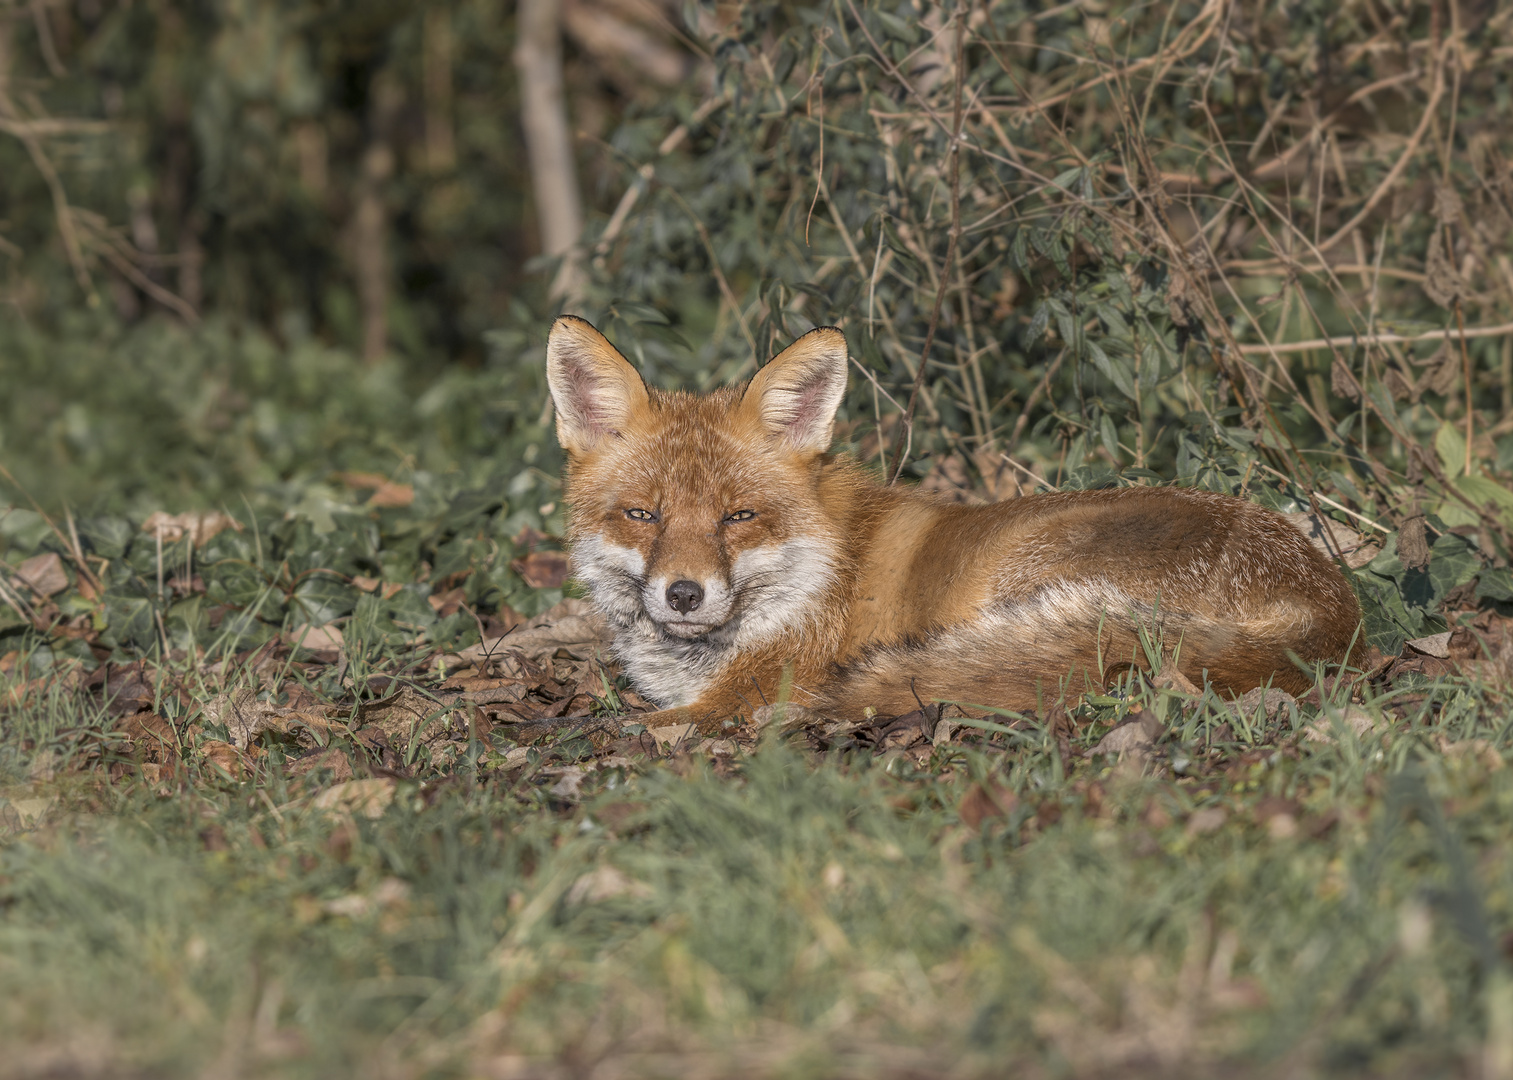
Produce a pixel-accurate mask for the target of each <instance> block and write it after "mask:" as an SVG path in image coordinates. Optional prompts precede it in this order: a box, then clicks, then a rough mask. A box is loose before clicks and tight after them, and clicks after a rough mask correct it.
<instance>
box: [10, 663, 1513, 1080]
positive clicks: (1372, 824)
mask: <svg viewBox="0 0 1513 1080" xmlns="http://www.w3.org/2000/svg"><path fill="white" fill-rule="evenodd" d="M1484 693H1485V690H1484V688H1479V687H1477V686H1476V685H1475V684H1473V683H1470V682H1468V681H1467V680H1464V679H1461V678H1457V677H1448V678H1442V679H1440V680H1438V681H1437V682H1435V683H1434V684H1433V685H1432V686H1428V687H1425V688H1423V689H1421V691H1419V692H1418V693H1416V694H1414V695H1411V697H1412V699H1413V700H1409V701H1406V702H1405V701H1404V700H1402V699H1403V698H1404V695H1403V693H1401V692H1397V693H1391V692H1389V693H1388V694H1387V695H1385V696H1379V697H1376V698H1372V697H1371V695H1370V694H1369V693H1368V700H1366V701H1365V702H1364V703H1363V704H1361V705H1358V706H1357V707H1358V708H1361V709H1363V710H1364V711H1365V712H1366V713H1368V714H1370V715H1372V716H1373V717H1375V718H1377V720H1378V726H1377V727H1376V728H1375V729H1373V730H1370V731H1367V732H1366V733H1365V734H1363V735H1358V734H1356V733H1355V732H1354V731H1353V730H1351V728H1350V727H1349V726H1348V725H1344V724H1335V725H1333V726H1331V727H1329V729H1328V730H1329V734H1330V738H1329V739H1327V740H1321V739H1316V738H1309V737H1306V736H1305V735H1303V734H1302V729H1303V728H1304V727H1305V726H1306V725H1307V724H1309V723H1310V722H1313V721H1312V718H1313V716H1314V714H1315V713H1316V712H1318V710H1316V709H1313V708H1311V707H1309V706H1308V705H1306V704H1304V705H1302V707H1301V708H1300V709H1293V710H1287V709H1284V710H1281V712H1280V713H1278V714H1276V715H1275V716H1274V718H1273V719H1271V720H1267V719H1266V717H1265V715H1264V713H1263V712H1260V711H1258V712H1257V714H1256V715H1255V716H1254V717H1253V718H1252V721H1253V725H1252V726H1249V727H1247V726H1246V725H1245V724H1244V723H1241V722H1240V721H1239V719H1238V718H1237V717H1236V716H1235V714H1234V713H1233V712H1232V711H1231V710H1229V709H1227V708H1225V707H1223V706H1222V705H1220V704H1219V703H1218V702H1217V701H1216V700H1215V699H1212V698H1211V697H1210V698H1193V697H1191V696H1184V695H1181V694H1178V693H1176V692H1175V691H1166V690H1154V689H1150V688H1145V687H1138V686H1137V687H1135V688H1133V690H1132V693H1131V696H1127V697H1123V698H1106V699H1104V698H1100V699H1095V700H1094V701H1092V702H1090V703H1088V704H1085V705H1084V706H1082V707H1080V708H1079V709H1078V710H1075V711H1074V712H1073V714H1072V715H1071V716H1070V717H1069V722H1068V723H1066V724H1063V725H1061V728H1060V732H1059V733H1058V731H1056V730H1054V729H1053V727H1052V726H1048V725H1041V724H1028V725H1025V724H1018V725H1014V724H1010V723H1005V724H1001V725H996V724H990V725H988V726H990V727H998V728H1001V729H1002V730H1000V731H997V732H985V731H980V730H974V729H972V728H961V729H958V730H957V732H956V733H955V735H954V737H953V738H952V739H951V741H949V742H945V741H943V742H942V743H941V744H940V745H937V746H934V747H931V746H929V745H928V744H918V745H916V746H914V747H913V748H912V750H911V751H905V752H902V753H900V752H897V751H893V752H891V753H882V754H878V753H875V752H874V749H873V748H872V747H870V746H867V745H866V744H865V743H863V742H860V741H855V740H849V739H848V737H847V736H845V735H839V736H837V737H835V738H833V739H830V740H827V739H826V738H825V737H824V736H823V735H822V734H821V733H820V732H818V731H817V730H807V731H805V730H801V731H797V732H794V733H791V734H789V735H786V736H785V735H782V734H779V733H775V732H773V733H769V734H768V735H767V737H766V738H765V739H764V740H763V741H762V742H761V744H760V745H759V746H756V747H754V748H752V749H750V750H739V751H737V752H736V753H735V755H734V756H730V755H729V754H728V753H727V752H726V751H727V750H728V748H725V747H718V748H715V749H716V750H718V753H710V749H711V748H710V747H708V746H706V747H695V748H693V749H692V750H691V751H689V750H685V751H684V752H680V753H673V754H670V755H668V754H658V753H655V752H653V753H645V752H641V751H637V750H634V749H629V750H628V749H627V747H626V746H624V745H621V746H619V747H611V748H609V750H608V751H607V752H601V753H599V754H597V755H595V756H592V757H589V758H586V759H584V758H581V757H578V754H577V752H575V751H573V749H572V748H571V747H570V746H569V747H565V748H564V747H553V746H550V745H547V746H543V747H540V748H537V749H535V750H532V751H529V752H528V753H527V754H525V755H524V756H520V755H515V756H511V755H510V754H509V752H508V747H509V742H508V740H506V739H502V738H500V737H499V736H498V734H497V732H506V731H507V729H504V728H500V729H496V735H495V736H493V737H491V738H488V739H485V740H483V741H482V744H481V745H480V744H478V740H476V739H475V740H474V745H473V746H472V748H471V750H472V752H471V753H467V754H462V755H460V756H458V757H457V758H455V759H453V760H455V761H456V764H455V765H452V766H444V767H426V766H424V764H423V763H422V764H419V765H417V766H416V767H414V768H412V769H409V770H405V772H407V773H408V775H400V774H396V773H394V772H392V771H387V770H385V769H383V768H382V767H378V766H369V767H368V770H367V771H369V772H370V773H372V774H373V775H371V776H370V777H369V778H366V779H363V778H359V779H357V780H355V781H350V780H349V781H345V782H337V783H336V784H334V785H333V783H332V780H333V777H332V776H331V775H330V774H328V773H326V772H323V771H321V770H319V769H317V770H315V771H312V772H307V773H304V774H303V775H299V774H298V773H299V770H298V769H297V768H294V767H292V763H293V761H294V760H295V759H296V758H297V751H294V750H291V751H290V752H289V753H288V754H287V756H286V755H285V754H283V753H280V752H278V748H277V747H273V748H272V750H271V751H270V752H269V753H266V754H264V755H261V756H260V757H255V758H253V759H250V762H249V765H248V767H247V770H246V772H244V773H243V775H242V778H241V779H239V780H233V779H231V778H230V777H229V776H227V775H226V774H225V773H224V772H223V771H221V770H220V769H219V768H217V766H216V764H215V761H216V760H219V759H216V758H214V757H207V756H203V755H201V754H200V753H196V752H194V751H193V749H192V748H190V747H187V746H186V750H185V753H184V755H183V756H182V757H177V756H173V755H170V756H169V759H168V760H169V764H168V765H166V766H158V767H151V766H147V767H144V766H143V765H140V764H137V763H136V761H133V760H132V758H133V757H135V758H136V759H137V761H140V760H142V758H143V757H144V754H143V752H142V748H141V746H140V745H139V746H138V747H137V750H136V752H135V754H134V755H133V754H129V753H126V752H123V751H125V750H126V749H127V747H125V746H123V745H122V743H121V742H120V739H119V737H118V736H117V737H116V738H115V739H114V740H113V739H112V737H111V736H110V734H109V732H108V729H109V727H110V725H111V724H112V723H113V721H112V720H111V718H110V717H109V716H108V715H105V714H102V713H100V712H99V710H98V706H90V705H89V704H88V700H89V699H83V698H79V697H76V696H75V697H71V696H70V694H69V693H68V692H67V691H66V690H61V689H59V690H55V691H54V692H53V693H52V694H51V695H50V696H48V697H45V698H37V699H36V700H35V703H34V704H33V705H31V706H29V707H27V708H26V709H24V710H13V711H12V712H11V713H10V714H9V717H8V722H7V725H6V728H5V740H4V747H5V751H6V756H5V763H6V769H7V772H8V775H9V780H8V781H7V783H6V787H5V794H6V797H7V798H8V800H9V804H8V806H6V807H4V808H3V809H0V821H3V822H4V835H5V839H4V843H3V846H0V912H3V916H0V1001H3V1002H4V1005H3V1006H0V1040H3V1042H4V1043H5V1044H6V1045H7V1046H8V1047H10V1048H11V1050H10V1052H9V1053H8V1054H7V1060H6V1063H5V1064H4V1065H0V1075H16V1076H35V1075H85V1074H87V1075H121V1076H127V1075H154V1076H159V1075H185V1076H187V1075H203V1074H205V1073H207V1072H234V1073H238V1074H243V1075H255V1076H256V1075H267V1076H305V1075H309V1076H327V1075H385V1076H422V1075H427V1076H429V1075H479V1076H524V1075H529V1076H557V1075H561V1076H571V1075H585V1074H588V1073H590V1072H592V1073H594V1075H600V1074H601V1073H599V1072H595V1070H599V1069H602V1070H607V1072H605V1073H603V1074H604V1075H629V1076H640V1075H646V1076H652V1075H680V1076H681V1075H711V1076H727V1075H773V1076H792V1075H815V1076H819V1075H826V1076H829V1075H858V1076H862V1075H865V1076H894V1075H896V1076H905V1075H907V1076H933V1075H946V1074H948V1073H949V1074H951V1075H1003V1073H1004V1071H1005V1070H1010V1071H1019V1070H1021V1069H1022V1070H1028V1071H1029V1072H1030V1073H1031V1074H1043V1075H1075V1076H1095V1075H1112V1074H1114V1073H1118V1074H1120V1075H1130V1074H1135V1075H1153V1076H1155V1075H1161V1076H1171V1075H1207V1074H1210V1073H1211V1072H1213V1071H1215V1070H1218V1069H1221V1068H1222V1069H1224V1070H1237V1071H1239V1072H1240V1073H1241V1074H1254V1075H1266V1076H1270V1075H1284V1074H1286V1075H1357V1074H1359V1073H1360V1072H1362V1071H1370V1072H1371V1073H1372V1074H1373V1075H1402V1076H1407V1075H1429V1074H1444V1075H1467V1074H1470V1075H1484V1076H1496V1075H1504V1073H1501V1072H1499V1071H1498V1070H1499V1069H1501V1068H1503V1067H1504V1064H1505V1063H1506V1062H1507V1054H1508V1053H1509V1052H1510V1051H1513V1041H1510V1040H1513V997H1510V987H1513V982H1510V976H1509V970H1508V963H1507V957H1506V953H1507V944H1508V943H1507V939H1506V938H1505V937H1502V936H1500V935H1502V934H1503V933H1504V932H1505V931H1506V929H1507V928H1508V926H1509V924H1510V916H1513V910H1510V909H1513V852H1510V850H1509V847H1510V835H1509V831H1508V829H1507V827H1506V822H1507V820H1508V817H1509V814H1510V813H1513V772H1510V771H1509V770H1508V769H1507V768H1506V760H1507V754H1508V750H1509V747H1508V730H1507V729H1508V724H1507V722H1506V720H1505V718H1503V717H1502V715H1501V710H1500V709H1496V708H1489V707H1487V703H1486V702H1485V701H1484V700H1482V697H1483V695H1484ZM91 708H94V709H95V710H96V711H95V713H94V720H93V721H92V722H86V723H84V724H83V725H80V724H79V722H78V718H79V717H81V716H84V717H89V716H90V715H91V714H90V709H91ZM1145 711H1149V712H1151V713H1154V714H1156V715H1158V716H1163V717H1164V718H1165V721H1166V722H1165V729H1166V732H1167V734H1166V735H1164V736H1163V738H1162V740H1161V741H1160V742H1158V743H1157V745H1156V746H1155V747H1154V748H1153V750H1152V751H1151V753H1152V755H1153V756H1152V757H1151V758H1150V759H1149V760H1147V761H1145V762H1143V763H1142V762H1140V761H1138V760H1136V759H1134V758H1128V757H1127V758H1125V759H1124V760H1122V761H1121V760H1118V759H1117V758H1116V757H1114V756H1107V755H1103V754H1094V753H1092V751H1093V750H1094V748H1095V747H1096V746H1097V745H1098V743H1099V741H1100V740H1101V738H1102V737H1103V736H1104V735H1105V734H1107V732H1108V731H1109V726H1110V724H1113V723H1117V722H1119V721H1121V720H1127V719H1129V718H1130V716H1131V714H1132V713H1135V714H1136V715H1137V716H1138V715H1139V714H1140V713H1141V712H1145ZM1338 712H1339V710H1338V707H1335V708H1332V709H1325V710H1324V711H1323V713H1322V714H1321V715H1324V716H1325V717H1326V721H1325V722H1326V723H1327V717H1328V715H1330V714H1331V713H1333V714H1334V715H1338ZM1005 720H1006V721H1007V720H1008V718H1005ZM183 730H189V729H188V728H187V727H185V728H183ZM195 737H196V736H194V735H191V736H190V737H189V741H190V742H192V740H193V738H195ZM1063 739H1064V740H1065V742H1064V743H1063V742H1062V740H1063ZM648 746H649V744H648ZM64 747H71V748H73V755H74V756H73V758H72V759H71V760H70V759H69V758H67V757H65V756H63V755H61V754H59V753H57V752H56V751H57V750H59V749H60V748H64ZM49 750H51V751H54V752H53V753H52V754H51V755H49V754H48V753H47V751H49ZM145 756H151V755H150V754H148V755H145ZM574 758H576V759H577V760H576V761H574V760H571V759H574ZM356 760H357V761H358V762H359V773H361V772H362V771H363V770H362V767H361V762H362V760H363V759H362V757H361V756H360V755H358V756H357V757H356ZM38 761H46V762H47V763H48V765H47V767H44V768H40V769H39V768H38V767H37V766H36V764H35V763H36V762H38ZM25 768H30V769H31V776H30V778H28V777H27V776H26V775H25V773H24V772H22V771H21V770H23V769H25ZM49 771H51V773H52V775H51V776H50V777H49V776H48V775H47V774H48V772H49ZM332 792H334V793H335V794H334V795H333V794H331V793H332ZM323 793H325V794H323ZM1500 1063H1502V1064H1500Z"/></svg>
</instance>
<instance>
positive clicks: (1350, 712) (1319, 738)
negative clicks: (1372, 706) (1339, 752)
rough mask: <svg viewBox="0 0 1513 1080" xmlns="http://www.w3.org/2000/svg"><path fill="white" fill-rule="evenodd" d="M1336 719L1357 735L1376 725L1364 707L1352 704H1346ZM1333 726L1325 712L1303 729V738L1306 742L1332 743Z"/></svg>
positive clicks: (1374, 719)
mask: <svg viewBox="0 0 1513 1080" xmlns="http://www.w3.org/2000/svg"><path fill="white" fill-rule="evenodd" d="M1337 719H1338V720H1339V722H1340V724H1341V725H1342V726H1343V727H1346V728H1348V729H1349V730H1351V731H1353V732H1355V733H1356V734H1357V735H1366V734H1368V733H1369V732H1371V731H1372V730H1373V729H1374V728H1375V727H1376V718H1375V717H1373V716H1372V715H1371V714H1370V713H1368V712H1367V711H1366V710H1365V709H1360V708H1357V707H1356V706H1354V705H1346V706H1345V708H1344V710H1343V711H1342V712H1340V713H1339V714H1338V716H1337ZM1333 727H1334V725H1333V723H1332V722H1331V717H1330V715H1329V714H1327V713H1326V714H1325V715H1323V716H1321V717H1319V718H1318V719H1317V720H1315V721H1314V722H1313V723H1311V724H1309V725H1308V726H1307V727H1305V728H1304V729H1303V738H1304V739H1305V740H1306V741H1308V742H1320V743H1325V744H1328V743H1332V742H1334V730H1333Z"/></svg>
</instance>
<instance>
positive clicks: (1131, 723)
mask: <svg viewBox="0 0 1513 1080" xmlns="http://www.w3.org/2000/svg"><path fill="white" fill-rule="evenodd" d="M1160 737H1161V722H1160V721H1159V720H1157V719H1156V718H1155V717H1154V716H1152V715H1151V714H1150V713H1148V712H1146V711H1145V710H1143V709H1142V710H1141V711H1140V712H1139V713H1133V714H1131V716H1130V719H1129V720H1128V721H1127V722H1126V723H1123V724H1120V725H1119V726H1118V727H1116V728H1115V729H1114V730H1113V731H1110V732H1109V733H1108V734H1107V735H1105V736H1104V737H1103V738H1102V739H1100V740H1098V745H1097V746H1095V747H1093V749H1092V750H1090V751H1088V755H1089V756H1094V755H1097V754H1104V755H1110V756H1112V755H1117V756H1118V757H1119V759H1120V760H1123V759H1124V758H1125V757H1126V756H1128V757H1133V758H1137V759H1138V758H1147V757H1149V756H1150V753H1151V750H1152V748H1153V747H1154V746H1155V745H1156V740H1157V739H1158V738H1160Z"/></svg>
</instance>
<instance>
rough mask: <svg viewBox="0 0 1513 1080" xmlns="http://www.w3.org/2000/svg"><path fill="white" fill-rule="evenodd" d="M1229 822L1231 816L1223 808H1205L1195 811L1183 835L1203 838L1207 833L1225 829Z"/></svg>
mask: <svg viewBox="0 0 1513 1080" xmlns="http://www.w3.org/2000/svg"><path fill="white" fill-rule="evenodd" d="M1228 820H1229V814H1228V812H1226V811H1225V809H1224V808H1223V807H1222V806H1204V807H1200V808H1199V809H1197V810H1194V811H1193V812H1192V814H1191V815H1189V817H1188V819H1187V827H1186V828H1185V829H1183V833H1184V834H1185V835H1187V836H1203V835H1205V834H1207V833H1211V832H1217V831H1218V830H1220V829H1222V828H1223V827H1224V823H1225V822H1226V821H1228Z"/></svg>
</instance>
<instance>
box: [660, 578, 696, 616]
mask: <svg viewBox="0 0 1513 1080" xmlns="http://www.w3.org/2000/svg"><path fill="white" fill-rule="evenodd" d="M703 602H704V586H702V585H700V584H699V583H698V582H697V581H688V580H686V579H685V580H683V581H674V582H673V583H672V584H671V585H669V586H667V603H668V606H669V607H671V608H672V609H673V610H674V611H676V612H678V613H679V614H682V615H687V614H688V613H689V612H690V611H692V610H694V608H696V607H698V606H699V605H700V604H702V603H703Z"/></svg>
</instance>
